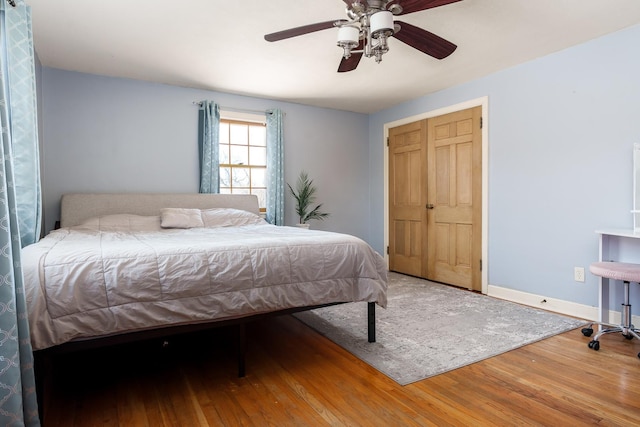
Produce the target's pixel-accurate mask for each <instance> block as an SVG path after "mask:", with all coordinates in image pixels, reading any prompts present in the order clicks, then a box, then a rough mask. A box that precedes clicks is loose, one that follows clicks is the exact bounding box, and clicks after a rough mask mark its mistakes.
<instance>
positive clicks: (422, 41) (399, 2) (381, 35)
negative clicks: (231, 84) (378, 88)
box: [264, 0, 461, 73]
mask: <svg viewBox="0 0 640 427" xmlns="http://www.w3.org/2000/svg"><path fill="white" fill-rule="evenodd" d="M343 1H344V2H345V3H346V4H347V10H346V12H347V17H348V18H349V19H338V20H335V21H325V22H318V23H315V24H309V25H303V26H302V27H296V28H290V29H288V30H283V31H278V32H276V33H271V34H267V35H266V36H264V39H265V40H266V41H269V42H275V41H279V40H284V39H288V38H291V37H296V36H301V35H304V34H309V33H313V32H316V31H320V30H326V29H329V28H334V27H337V28H338V43H337V44H338V46H340V47H341V48H343V49H344V54H343V56H342V60H341V61H340V65H339V67H338V72H339V73H344V72H347V71H353V70H355V69H356V67H357V66H358V64H359V63H360V59H361V58H362V56H363V55H364V56H366V57H367V58H370V57H374V58H375V60H376V62H380V61H382V55H384V54H385V53H387V52H388V51H389V45H388V43H387V40H388V38H389V37H395V38H396V39H398V40H400V41H401V42H403V43H405V44H407V45H409V46H411V47H413V48H415V49H417V50H419V51H421V52H423V53H426V54H427V55H430V56H433V57H434V58H437V59H444V58H446V57H447V56H449V55H451V54H452V53H453V51H454V50H456V48H457V46H456V45H455V44H453V43H451V42H450V41H448V40H445V39H443V38H442V37H439V36H437V35H435V34H433V33H430V32H429V31H427V30H423V29H422V28H418V27H416V26H414V25H411V24H408V23H406V22H402V21H396V20H394V16H401V15H407V14H409V13H413V12H419V11H421V10H426V9H431V8H434V7H438V6H444V5H447V4H450V3H455V2H458V1H461V0H343Z"/></svg>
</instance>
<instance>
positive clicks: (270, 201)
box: [267, 109, 284, 225]
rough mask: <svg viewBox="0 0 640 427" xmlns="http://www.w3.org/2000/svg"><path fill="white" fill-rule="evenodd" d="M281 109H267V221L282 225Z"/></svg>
mask: <svg viewBox="0 0 640 427" xmlns="http://www.w3.org/2000/svg"><path fill="white" fill-rule="evenodd" d="M282 116H283V114H282V111H280V110H279V109H273V110H270V111H267V171H268V175H267V221H268V222H269V223H271V224H275V225H284V133H283V129H282Z"/></svg>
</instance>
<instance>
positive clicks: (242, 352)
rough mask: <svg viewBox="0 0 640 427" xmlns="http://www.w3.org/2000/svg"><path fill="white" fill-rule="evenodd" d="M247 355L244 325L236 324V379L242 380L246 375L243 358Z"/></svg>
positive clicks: (241, 323)
mask: <svg viewBox="0 0 640 427" xmlns="http://www.w3.org/2000/svg"><path fill="white" fill-rule="evenodd" d="M246 354H247V335H246V331H245V323H244V322H240V323H239V324H238V377H239V378H242V377H244V376H245V374H246V370H245V356H246Z"/></svg>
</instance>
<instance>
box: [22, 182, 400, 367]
mask: <svg viewBox="0 0 640 427" xmlns="http://www.w3.org/2000/svg"><path fill="white" fill-rule="evenodd" d="M22 261H23V271H24V277H25V293H26V299H27V306H28V310H29V325H30V332H31V339H32V345H33V348H34V350H35V351H36V355H38V354H49V353H51V354H57V353H61V352H65V351H73V350H77V349H82V348H91V347H96V346H102V345H111V344H113V343H120V342H127V341H135V340H142V339H148V338H150V337H162V336H167V335H171V334H175V333H181V332H183V331H191V330H198V329H202V328H208V327H215V326H219V325H223V324H230V323H234V324H237V325H240V326H241V327H240V329H239V330H240V336H241V339H240V345H241V348H244V338H243V337H244V329H243V325H244V324H245V323H246V322H248V321H251V320H255V319H256V318H259V317H260V316H265V315H273V314H282V313H290V312H295V311H299V310H305V309H310V308H315V307H319V306H324V305H329V304H336V303H344V302H354V301H361V302H366V303H367V304H366V305H364V306H366V307H367V309H366V310H365V309H363V316H364V315H365V314H364V313H367V314H366V315H367V316H368V322H367V324H368V328H369V330H368V333H367V337H368V340H369V341H370V342H372V341H375V305H376V304H377V305H379V306H382V307H385V306H386V302H387V300H386V298H387V297H386V290H387V283H386V279H387V270H386V265H385V263H384V260H383V259H382V257H381V256H380V255H379V254H378V253H376V252H375V251H374V250H373V249H372V248H371V247H370V246H369V245H368V244H366V243H365V242H364V241H362V240H361V239H359V238H356V237H354V236H349V235H345V234H340V233H332V232H323V231H316V230H307V229H302V228H297V227H276V226H273V225H270V224H268V223H266V221H264V220H263V219H262V218H261V217H260V216H259V210H258V203H257V198H256V197H255V196H250V195H218V194H215V195H213V194H207V195H205V194H66V195H64V196H63V197H62V199H61V217H60V228H58V229H56V230H54V231H52V232H51V233H50V234H48V235H47V236H46V237H44V238H43V239H41V240H40V241H39V242H38V243H35V244H33V245H30V246H27V247H25V248H24V249H23V254H22ZM364 306H363V307H364ZM364 333H365V332H364V331H363V334H364ZM239 375H244V355H243V352H242V351H241V352H240V355H239Z"/></svg>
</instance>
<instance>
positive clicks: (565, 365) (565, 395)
mask: <svg viewBox="0 0 640 427" xmlns="http://www.w3.org/2000/svg"><path fill="white" fill-rule="evenodd" d="M363 333H364V332H363ZM247 338H248V354H247V376H246V377H244V378H238V377H237V376H236V369H237V367H236V361H235V343H234V335H233V330H230V329H225V330H223V329H219V330H214V331H212V332H209V333H207V334H206V335H205V334H200V335H199V336H197V337H196V336H189V337H182V338H178V339H175V340H172V341H170V344H169V345H168V346H166V347H163V346H162V345H161V343H160V342H150V343H144V344H136V345H133V346H128V347H119V348H113V349H106V350H101V351H92V352H85V353H77V354H74V355H71V356H67V357H65V358H64V359H63V360H57V361H56V363H55V370H56V378H55V380H54V387H53V391H52V392H51V393H50V395H49V396H48V397H49V398H50V400H49V403H50V404H49V405H48V410H47V414H46V419H45V423H44V426H45V427H53V426H64V427H72V426H127V427H128V426H150V427H160V426H185V427H192V426H194V427H195V426H324V425H327V426H432V425H433V426H448V425H459V426H482V425H492V426H495V425H499V426H501V425H505V426H513V425H527V426H529V425H548V426H578V425H591V424H598V425H607V426H631V425H640V359H639V358H638V357H637V354H638V352H640V342H638V341H637V340H634V341H628V340H625V339H624V338H623V337H621V336H620V335H608V336H605V337H604V338H603V339H602V345H601V348H600V351H593V350H590V349H589V348H587V342H588V341H589V340H590V339H589V338H586V337H583V336H582V334H581V333H580V331H579V330H575V331H570V332H567V333H564V334H561V335H557V336H555V337H552V338H549V339H547V340H544V341H540V342H538V343H535V344H531V345H529V346H526V347H523V348H520V349H517V350H513V351H511V352H508V353H505V354H503V355H500V356H497V357H493V358H490V359H488V360H485V361H482V362H478V363H475V364H473V365H470V366H467V367H464V368H460V369H458V370H455V371H452V372H449V373H446V374H442V375H438V376H436V377H432V378H429V379H426V380H423V381H419V382H417V383H413V384H410V385H407V386H404V387H403V386H400V385H398V384H397V383H395V382H394V381H392V380H391V379H389V378H387V377H386V376H385V375H383V374H381V373H380V372H378V371H376V370H375V369H373V368H371V367H370V366H369V365H367V364H365V363H364V362H362V361H360V360H359V359H357V358H355V357H354V356H352V355H351V354H350V353H348V352H346V351H345V350H343V349H342V348H340V347H338V346H337V345H335V344H334V343H332V342H331V341H329V340H327V339H326V338H324V337H322V336H321V335H319V334H317V333H316V332H315V331H313V330H312V329H310V328H308V327H307V326H306V325H304V324H302V323H301V322H299V321H298V320H296V319H295V318H293V317H291V316H282V317H278V318H272V319H268V320H265V321H261V322H260V323H259V324H251V325H249V326H248V327H247ZM196 341H199V343H198V344H197V345H195V344H194V342H196Z"/></svg>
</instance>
